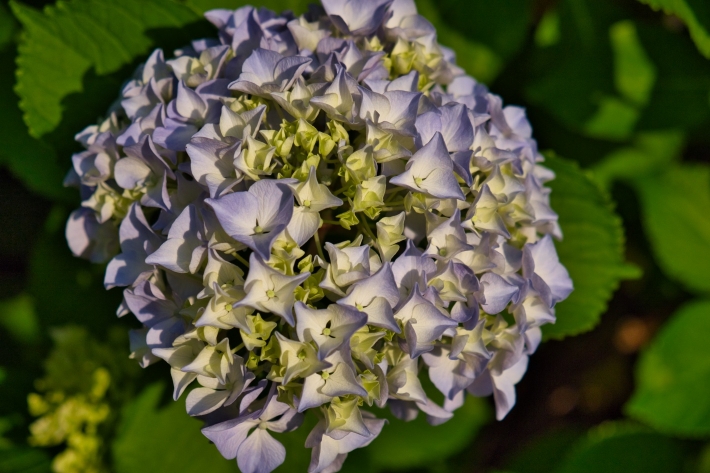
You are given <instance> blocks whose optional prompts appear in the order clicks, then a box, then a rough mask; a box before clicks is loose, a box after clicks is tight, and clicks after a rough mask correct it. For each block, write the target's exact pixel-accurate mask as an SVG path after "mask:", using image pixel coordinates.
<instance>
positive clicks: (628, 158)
mask: <svg viewBox="0 0 710 473" xmlns="http://www.w3.org/2000/svg"><path fill="white" fill-rule="evenodd" d="M684 144H685V136H684V134H683V133H682V132H679V131H674V130H670V131H658V132H648V133H641V134H639V135H638V136H637V137H636V139H635V142H634V146H632V147H628V148H619V149H617V150H614V151H613V152H612V153H610V154H608V155H607V156H605V157H604V159H602V160H601V161H600V162H599V164H597V165H596V166H594V168H593V169H594V179H595V180H596V181H597V182H599V183H600V184H601V185H602V186H603V187H604V188H607V189H608V188H609V186H611V183H612V182H613V181H615V180H634V179H638V178H639V177H641V176H644V175H648V174H652V173H654V172H658V171H660V170H662V169H663V168H664V167H666V166H668V165H669V164H670V163H671V162H673V161H674V160H675V159H676V158H678V157H679V155H680V152H681V151H682V149H683V146H684Z"/></svg>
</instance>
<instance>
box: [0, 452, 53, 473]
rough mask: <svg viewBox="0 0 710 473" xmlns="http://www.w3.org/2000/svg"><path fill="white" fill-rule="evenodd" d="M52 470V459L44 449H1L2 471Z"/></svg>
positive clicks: (36, 472) (41, 472) (34, 472)
mask: <svg viewBox="0 0 710 473" xmlns="http://www.w3.org/2000/svg"><path fill="white" fill-rule="evenodd" d="M51 471H52V468H51V461H50V459H49V457H48V456H47V454H46V453H44V452H43V451H42V450H39V449H37V448H27V447H15V448H10V449H7V450H0V472H2V473H49V472H51Z"/></svg>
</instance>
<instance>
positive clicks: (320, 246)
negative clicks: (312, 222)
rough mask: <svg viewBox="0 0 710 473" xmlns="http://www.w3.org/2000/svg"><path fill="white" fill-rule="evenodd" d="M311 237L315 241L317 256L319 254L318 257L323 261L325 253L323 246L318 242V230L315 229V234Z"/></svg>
mask: <svg viewBox="0 0 710 473" xmlns="http://www.w3.org/2000/svg"><path fill="white" fill-rule="evenodd" d="M313 238H314V239H315V241H316V251H318V256H320V259H322V260H323V261H325V255H324V254H323V246H322V245H321V243H320V235H318V230H316V234H315V235H313Z"/></svg>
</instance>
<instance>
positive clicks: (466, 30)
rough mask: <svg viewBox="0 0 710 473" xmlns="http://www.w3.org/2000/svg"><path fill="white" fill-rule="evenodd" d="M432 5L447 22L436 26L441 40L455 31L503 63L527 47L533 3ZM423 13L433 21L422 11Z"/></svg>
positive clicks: (455, 0) (447, 1)
mask: <svg viewBox="0 0 710 473" xmlns="http://www.w3.org/2000/svg"><path fill="white" fill-rule="evenodd" d="M419 4H420V2H417V5H419ZM433 5H435V8H436V9H437V10H438V11H439V12H441V18H442V19H443V20H444V21H445V23H444V24H442V25H436V26H437V30H438V32H439V35H440V36H441V35H442V34H444V32H448V30H456V31H457V32H458V33H460V34H461V35H462V36H463V37H465V38H467V39H469V40H472V41H475V42H477V43H480V44H483V45H485V46H486V47H488V48H490V49H491V51H492V52H493V53H494V54H496V55H498V56H499V57H500V58H501V59H503V60H507V59H510V58H511V57H512V56H513V55H514V54H515V53H517V52H518V50H519V49H520V48H521V47H522V46H523V45H524V43H525V40H526V39H527V36H528V32H529V30H530V26H531V23H532V12H533V8H532V7H533V2H531V1H529V0H496V1H495V2H475V1H473V2H472V1H468V2H462V1H460V0H439V1H437V2H435V3H434V4H433ZM420 13H421V14H424V15H425V16H426V17H427V18H429V19H430V20H431V18H430V17H429V15H428V14H426V13H425V12H423V11H421V7H420ZM442 43H443V40H442Z"/></svg>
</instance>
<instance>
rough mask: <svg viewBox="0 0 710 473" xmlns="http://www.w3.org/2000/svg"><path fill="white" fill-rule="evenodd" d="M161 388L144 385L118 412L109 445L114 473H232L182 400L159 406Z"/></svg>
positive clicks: (235, 469)
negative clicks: (116, 425) (186, 410)
mask: <svg viewBox="0 0 710 473" xmlns="http://www.w3.org/2000/svg"><path fill="white" fill-rule="evenodd" d="M163 392H164V387H163V385H162V384H153V385H151V386H149V387H148V388H146V389H145V390H144V391H143V392H142V393H141V394H140V395H139V396H138V397H137V398H136V399H135V400H134V401H133V402H131V403H130V404H128V405H126V407H125V408H124V410H123V412H122V416H121V423H120V425H119V427H118V432H117V434H116V439H115V440H114V442H113V445H112V456H113V459H114V471H115V472H116V473H155V472H159V471H169V472H171V473H204V472H210V473H232V472H236V471H237V467H236V465H235V463H234V462H232V461H229V460H225V459H224V458H222V456H221V455H220V454H219V452H218V451H217V449H216V448H215V447H214V446H213V445H211V444H210V442H209V440H207V438H206V437H204V436H203V435H202V433H201V432H200V427H201V426H202V423H201V422H200V421H198V420H197V419H193V418H192V417H190V416H188V415H187V413H186V412H185V405H184V402H183V401H177V402H174V401H172V400H168V401H167V405H166V406H164V407H159V404H160V401H161V399H162V394H163Z"/></svg>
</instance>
